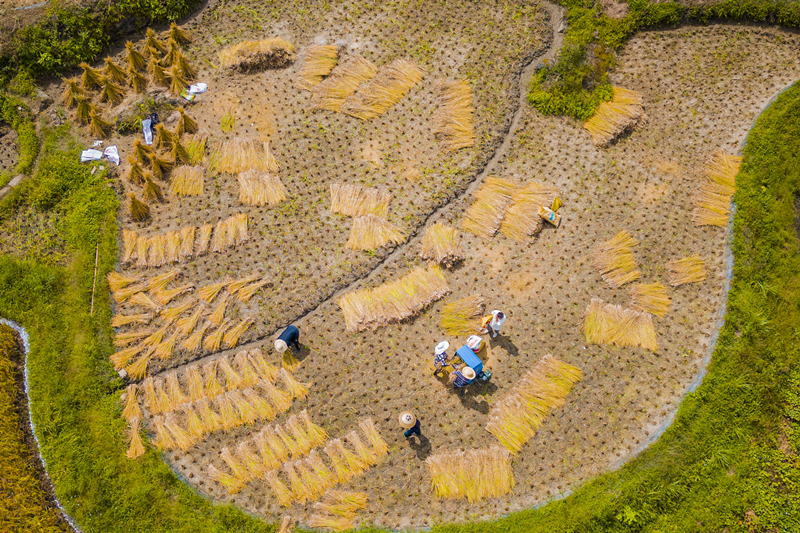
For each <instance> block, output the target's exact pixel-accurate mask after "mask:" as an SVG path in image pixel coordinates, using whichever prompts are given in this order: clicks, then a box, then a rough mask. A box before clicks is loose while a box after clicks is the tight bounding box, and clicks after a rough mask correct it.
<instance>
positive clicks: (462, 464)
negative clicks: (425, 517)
mask: <svg viewBox="0 0 800 533" xmlns="http://www.w3.org/2000/svg"><path fill="white" fill-rule="evenodd" d="M425 464H426V465H427V466H428V472H429V473H430V476H431V483H432V484H433V490H434V492H435V493H436V495H437V496H438V497H439V498H450V499H455V498H464V497H466V498H467V500H468V501H469V502H470V503H472V502H475V501H479V500H483V499H485V498H497V497H499V496H502V495H503V494H508V493H509V492H511V489H512V488H513V487H514V474H513V472H512V470H511V454H510V453H509V452H508V450H505V449H503V448H501V447H499V446H492V447H491V448H486V449H482V450H467V451H461V450H457V451H456V452H452V451H447V452H443V453H438V454H435V455H431V456H430V457H428V458H427V459H426V460H425Z"/></svg>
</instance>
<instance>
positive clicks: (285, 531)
mask: <svg viewBox="0 0 800 533" xmlns="http://www.w3.org/2000/svg"><path fill="white" fill-rule="evenodd" d="M295 525H297V520H295V519H294V518H292V517H291V516H289V515H286V516H284V517H283V519H282V520H281V527H280V528H278V533H292V531H294V527H295Z"/></svg>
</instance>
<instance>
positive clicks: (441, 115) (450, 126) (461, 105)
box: [433, 80, 475, 152]
mask: <svg viewBox="0 0 800 533" xmlns="http://www.w3.org/2000/svg"><path fill="white" fill-rule="evenodd" d="M440 91H441V94H440V96H439V109H438V110H437V111H436V114H435V115H434V117H433V120H434V126H433V131H434V133H435V134H437V135H438V136H439V137H440V138H441V140H442V144H443V145H444V148H445V151H447V152H454V151H456V150H459V149H461V148H466V147H468V146H473V145H474V144H475V129H474V127H473V125H472V114H473V113H474V112H475V108H474V107H472V88H471V87H470V85H469V82H467V81H466V80H460V81H454V82H444V83H442V84H441V86H440Z"/></svg>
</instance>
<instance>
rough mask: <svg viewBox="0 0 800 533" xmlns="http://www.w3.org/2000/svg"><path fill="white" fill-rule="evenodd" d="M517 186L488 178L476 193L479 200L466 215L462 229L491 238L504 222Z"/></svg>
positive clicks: (505, 181)
mask: <svg viewBox="0 0 800 533" xmlns="http://www.w3.org/2000/svg"><path fill="white" fill-rule="evenodd" d="M516 188H517V185H516V184H514V183H512V182H510V181H508V180H506V179H503V178H496V177H490V178H487V179H486V181H485V182H484V184H483V186H482V187H481V188H480V189H478V191H476V192H475V198H476V199H477V200H476V201H475V202H474V203H473V204H472V205H471V206H469V208H468V209H467V212H466V213H465V214H464V218H463V219H462V220H461V227H462V228H464V229H465V230H467V231H470V232H472V233H474V234H475V235H478V236H481V237H486V238H487V239H488V238H491V237H492V236H494V234H495V233H497V230H498V229H499V228H500V224H501V223H502V222H503V217H504V216H505V213H506V209H507V208H508V206H509V205H511V202H512V201H513V200H512V194H513V192H514V190H515V189H516Z"/></svg>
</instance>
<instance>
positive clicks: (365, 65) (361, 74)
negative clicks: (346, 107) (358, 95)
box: [311, 54, 378, 111]
mask: <svg viewBox="0 0 800 533" xmlns="http://www.w3.org/2000/svg"><path fill="white" fill-rule="evenodd" d="M377 73H378V68H377V67H376V66H375V65H374V64H372V63H371V62H370V61H367V60H366V59H364V58H363V57H361V56H360V55H359V54H350V55H348V56H347V57H346V58H345V59H344V61H342V63H341V64H340V65H339V66H338V67H336V68H334V69H333V71H332V72H331V75H330V76H328V78H327V79H325V80H324V81H323V82H322V83H320V84H319V85H317V86H316V87H314V89H313V92H314V95H313V96H312V98H311V108H312V109H327V110H329V111H340V110H341V109H342V105H343V104H344V102H345V100H347V99H348V98H349V97H350V96H351V95H352V94H353V93H354V92H355V91H356V89H357V88H358V86H359V85H361V84H362V83H364V82H367V81H369V80H371V79H372V78H374V77H375V74H377Z"/></svg>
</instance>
